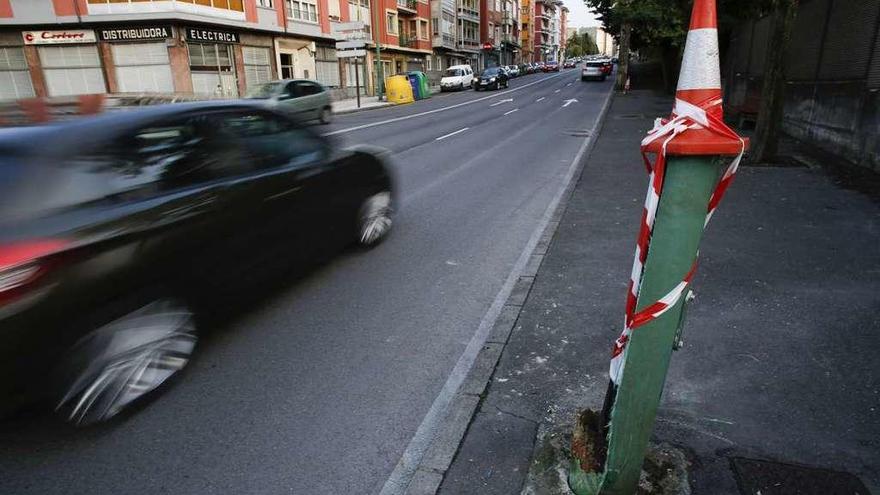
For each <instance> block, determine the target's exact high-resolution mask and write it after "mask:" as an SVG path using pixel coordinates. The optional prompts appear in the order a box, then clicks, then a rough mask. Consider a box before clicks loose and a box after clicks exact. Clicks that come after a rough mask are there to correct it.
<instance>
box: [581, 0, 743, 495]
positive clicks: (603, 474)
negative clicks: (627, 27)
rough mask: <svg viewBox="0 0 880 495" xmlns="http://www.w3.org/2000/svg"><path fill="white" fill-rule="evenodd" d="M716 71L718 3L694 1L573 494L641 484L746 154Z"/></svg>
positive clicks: (647, 150) (648, 142) (648, 145)
mask: <svg viewBox="0 0 880 495" xmlns="http://www.w3.org/2000/svg"><path fill="white" fill-rule="evenodd" d="M719 65H720V64H719V60H718V31H717V19H716V8H715V0H696V2H695V3H694V7H693V12H692V14H691V24H690V30H689V32H688V37H687V43H686V45H685V52H684V58H683V60H682V67H681V76H680V77H679V83H678V90H677V91H676V102H675V107H674V109H673V113H672V117H671V118H670V119H668V120H659V119H658V121H657V122H656V124H655V127H654V129H653V130H652V131H651V132H649V134H648V137H646V138H645V139H644V140H643V141H642V153H643V156H644V158H645V165H646V167H647V169H648V172H649V175H650V179H649V186H648V194H647V198H646V200H645V209H644V212H643V215H642V225H641V230H640V233H639V238H638V244H637V246H636V256H635V260H634V262H633V270H632V275H631V279H630V285H629V291H628V294H627V301H626V318H625V324H624V330H623V332H622V333H621V335H620V337H619V338H618V339H617V341H616V342H615V345H614V349H613V351H612V359H611V369H610V373H609V375H610V377H611V383H610V384H609V388H608V394H607V396H606V398H605V406H604V409H603V411H602V412H601V413H600V414H595V413H592V412H589V413H586V414H583V415H581V418H580V421H579V427H580V428H584V429H586V430H587V431H585V432H576V434H575V438H576V439H577V440H578V443H577V444H575V443H574V442H573V445H572V452H573V453H574V454H575V459H573V460H572V466H571V470H570V472H569V476H568V481H569V485H570V487H571V489H572V491H573V492H574V493H575V494H577V495H596V494H602V495H631V494H634V493H635V492H636V489H637V486H638V482H639V476H640V474H641V468H642V463H643V462H644V457H645V450H646V449H647V446H648V442H649V440H650V437H651V432H652V430H653V426H654V420H655V416H656V413H657V407H658V406H659V403H660V396H661V394H662V392H663V385H664V383H665V380H666V373H667V369H668V367H669V360H670V357H671V354H672V351H673V349H674V347H676V346H677V345H678V344H677V341H678V336H679V331H680V327H681V324H682V320H683V306H684V304H685V302H686V300H687V299H688V296H687V295H688V294H689V293H690V290H689V288H690V284H691V279H692V278H693V274H694V271H695V269H696V261H697V257H698V250H699V244H700V238H701V237H702V234H703V230H704V228H705V225H706V224H707V223H708V222H709V219H710V218H711V216H712V213H713V212H714V211H715V208H717V206H718V203H719V202H720V201H721V198H722V197H723V195H724V192H725V191H726V190H727V187H728V186H729V185H730V182H731V181H732V179H733V176H734V174H735V173H736V170H737V167H738V166H739V162H740V160H741V159H742V155H743V153H744V152H745V149H746V146H747V143H746V141H745V140H743V139H742V138H740V137H739V136H738V135H737V134H736V133H735V132H734V131H732V130H731V129H730V128H728V127H727V126H726V125H725V124H724V122H723V121H722V117H723V111H722V100H721V80H720V79H721V78H720V67H719ZM649 155H655V156H656V159H655V161H654V162H653V163H652V162H651V160H649V159H648V156H649ZM730 157H734V158H733V159H732V161H731V159H730ZM728 161H729V162H730V164H729V165H728V166H727V168H726V169H725V168H724V162H728ZM585 439H586V440H585ZM585 443H586V444H587V445H584V444H585Z"/></svg>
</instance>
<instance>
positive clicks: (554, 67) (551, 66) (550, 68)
mask: <svg viewBox="0 0 880 495" xmlns="http://www.w3.org/2000/svg"><path fill="white" fill-rule="evenodd" d="M544 72H559V64H558V63H557V62H547V63H545V64H544Z"/></svg>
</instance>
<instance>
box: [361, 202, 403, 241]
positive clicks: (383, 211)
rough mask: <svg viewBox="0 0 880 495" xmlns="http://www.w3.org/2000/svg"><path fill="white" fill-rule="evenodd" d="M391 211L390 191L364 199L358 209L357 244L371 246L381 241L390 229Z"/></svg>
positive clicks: (392, 211)
mask: <svg viewBox="0 0 880 495" xmlns="http://www.w3.org/2000/svg"><path fill="white" fill-rule="evenodd" d="M393 213H394V210H393V208H392V205H391V191H382V192H380V193H376V194H373V195H372V196H370V197H368V198H367V199H365V200H364V202H363V203H362V204H361V207H360V210H359V211H358V232H357V234H358V238H357V241H358V244H360V245H361V246H363V247H372V246H375V245H376V244H378V243H379V242H381V241H382V239H384V238H385V237H386V236H387V235H388V233H389V232H390V231H391V224H392V215H393Z"/></svg>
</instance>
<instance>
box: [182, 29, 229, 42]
mask: <svg viewBox="0 0 880 495" xmlns="http://www.w3.org/2000/svg"><path fill="white" fill-rule="evenodd" d="M186 39H187V40H189V41H204V42H208V43H238V33H233V32H232V31H221V30H219V29H206V28H195V27H188V28H186Z"/></svg>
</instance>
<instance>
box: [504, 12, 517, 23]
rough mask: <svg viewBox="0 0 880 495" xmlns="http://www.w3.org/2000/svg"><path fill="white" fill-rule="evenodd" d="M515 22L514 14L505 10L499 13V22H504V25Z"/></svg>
mask: <svg viewBox="0 0 880 495" xmlns="http://www.w3.org/2000/svg"><path fill="white" fill-rule="evenodd" d="M515 22H516V17H514V15H513V14H511V13H510V12H505V13H503V14H502V15H501V24H504V25H506V26H513V24H514V23H515Z"/></svg>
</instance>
